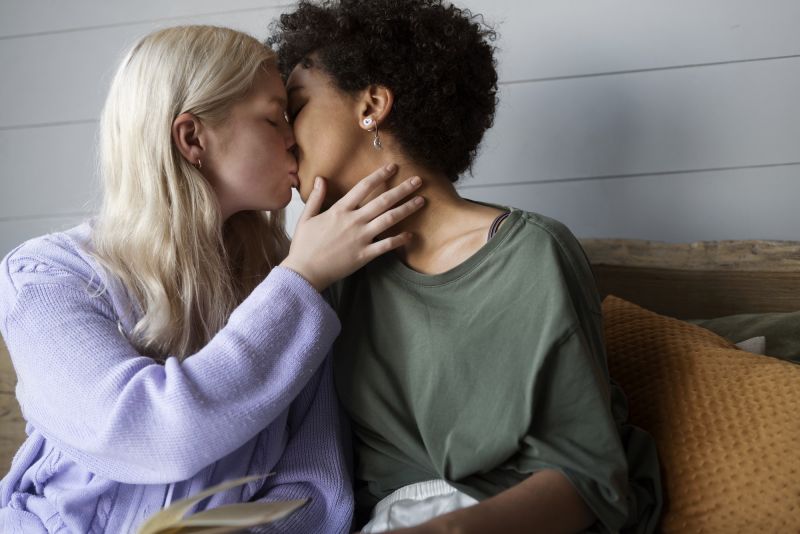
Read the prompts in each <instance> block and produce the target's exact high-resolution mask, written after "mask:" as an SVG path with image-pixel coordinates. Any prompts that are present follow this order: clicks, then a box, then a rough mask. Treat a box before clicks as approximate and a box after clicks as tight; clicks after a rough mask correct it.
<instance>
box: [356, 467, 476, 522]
mask: <svg viewBox="0 0 800 534" xmlns="http://www.w3.org/2000/svg"><path fill="white" fill-rule="evenodd" d="M477 503H478V501H476V500H475V499H473V498H472V497H470V496H469V495H467V494H466V493H462V492H460V491H458V490H457V489H455V488H454V487H452V486H451V485H449V484H448V483H447V482H445V481H444V480H428V481H426V482H417V483H416V484H410V485H408V486H403V487H402V488H400V489H398V490H397V491H395V492H394V493H392V494H391V495H389V496H387V497H384V498H383V499H382V500H381V501H380V502H379V503H378V504H377V505H375V509H374V510H373V511H372V518H371V519H370V520H369V523H367V524H366V525H364V528H363V529H361V532H363V533H365V534H368V533H373V532H384V531H386V530H393V529H396V528H401V527H413V526H415V525H419V524H421V523H424V522H425V521H428V520H429V519H433V518H434V517H436V516H439V515H442V514H446V513H447V512H452V511H453V510H458V509H459V508H466V507H467V506H472V505H473V504H477Z"/></svg>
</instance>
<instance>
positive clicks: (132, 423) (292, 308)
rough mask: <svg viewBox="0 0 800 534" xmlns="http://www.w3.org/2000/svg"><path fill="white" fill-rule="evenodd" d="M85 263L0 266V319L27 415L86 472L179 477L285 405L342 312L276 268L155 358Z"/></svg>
mask: <svg viewBox="0 0 800 534" xmlns="http://www.w3.org/2000/svg"><path fill="white" fill-rule="evenodd" d="M84 279H85V273H83V274H79V273H76V272H74V271H71V270H70V269H69V268H65V267H64V266H63V265H53V264H52V263H48V262H47V261H46V260H41V259H40V260H37V261H33V260H31V259H30V258H28V259H25V260H24V261H18V262H14V261H13V258H11V259H9V258H7V259H6V260H5V261H4V263H3V265H2V267H0V327H2V330H3V331H2V333H3V336H4V338H5V341H6V344H7V346H8V348H9V352H10V354H11V358H12V361H13V364H14V368H15V370H16V373H17V379H18V384H17V397H18V400H19V402H20V406H21V408H22V412H23V415H24V416H25V418H26V420H27V421H28V422H29V423H30V424H32V425H33V427H34V428H35V429H36V430H38V431H39V432H41V433H42V434H43V435H44V436H45V437H46V438H47V439H48V440H52V441H53V442H55V443H56V444H57V445H58V446H59V448H60V449H61V450H63V451H64V453H65V454H67V455H68V456H70V457H71V458H72V459H73V460H75V461H77V462H78V463H80V464H82V465H83V466H84V467H85V468H87V469H88V470H89V471H91V472H93V473H95V474H97V475H99V476H102V477H105V478H109V479H112V480H117V481H120V482H125V483H132V484H157V483H167V482H173V481H178V480H185V479H188V478H190V477H191V476H193V475H194V474H195V473H196V472H198V471H199V470H200V469H202V468H203V467H205V466H206V465H209V464H210V463H212V462H214V461H216V460H218V459H219V458H221V457H223V456H225V455H227V454H229V453H230V452H232V451H234V450H235V449H236V448H237V447H239V446H241V444H243V443H245V442H246V441H247V440H249V439H251V438H252V437H253V436H254V435H256V434H257V433H258V432H259V431H261V430H262V429H263V428H265V427H266V426H268V425H269V424H270V423H271V422H272V421H273V420H274V419H275V418H276V417H277V416H278V415H280V414H281V413H283V412H284V411H285V410H287V409H288V407H289V405H290V403H291V402H292V401H293V399H294V398H295V397H296V396H297V395H298V394H299V393H300V391H301V390H302V389H303V387H304V386H305V385H306V383H307V382H308V380H309V379H310V378H311V377H312V376H313V374H314V372H315V371H316V370H317V368H318V367H319V365H320V363H321V362H322V361H323V359H324V357H325V355H326V353H327V352H328V351H329V349H330V347H331V344H332V343H333V340H334V338H335V336H336V335H337V334H338V330H339V323H338V319H337V318H336V316H335V314H334V312H333V310H332V309H331V308H330V307H329V306H328V304H327V303H326V302H325V301H324V299H323V298H322V296H321V295H320V294H319V293H317V292H316V291H315V290H314V289H313V288H312V287H311V286H310V285H309V284H308V283H307V282H306V281H305V280H304V279H303V278H302V277H300V276H299V275H297V274H296V273H294V272H292V271H290V270H287V269H282V268H276V269H274V270H273V271H272V272H271V273H270V274H269V276H267V278H266V279H265V280H264V281H263V282H262V283H261V284H260V285H259V286H258V287H256V289H255V290H254V291H253V292H252V293H251V294H250V296H249V297H248V298H247V299H245V300H244V301H243V302H242V304H241V305H240V306H239V307H238V308H237V309H236V310H234V312H233V314H232V315H231V317H230V319H229V321H228V323H227V325H226V326H225V327H224V328H222V329H221V330H220V331H219V332H218V333H217V335H216V336H214V338H213V339H212V340H211V341H210V342H209V343H208V344H207V345H206V346H205V347H204V348H203V349H201V350H200V351H198V352H197V353H196V354H194V355H192V356H190V357H189V358H187V359H185V360H184V361H183V362H179V361H178V360H177V359H176V358H173V357H171V358H168V359H167V361H166V363H165V364H163V365H161V364H158V363H156V362H155V361H154V360H153V359H151V358H148V357H146V356H143V355H141V354H139V353H138V352H137V351H136V350H135V349H134V347H133V346H132V345H131V344H130V343H129V342H128V340H127V339H126V338H125V336H123V335H122V334H121V333H120V331H119V330H118V326H117V316H116V314H115V312H114V310H113V308H112V307H111V305H110V302H109V300H107V299H106V298H104V297H103V296H102V295H101V296H97V295H93V294H91V293H90V292H89V291H87V290H86V288H85V280H84Z"/></svg>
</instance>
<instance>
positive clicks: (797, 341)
mask: <svg viewBox="0 0 800 534" xmlns="http://www.w3.org/2000/svg"><path fill="white" fill-rule="evenodd" d="M691 322H692V323H694V324H697V325H700V326H702V327H703V328H707V329H708V330H711V331H712V332H716V333H717V334H719V335H720V336H722V337H724V338H725V339H727V340H729V341H733V342H734V343H739V342H740V341H742V340H745V339H748V338H752V337H757V336H764V337H765V338H767V348H766V352H765V354H767V355H769V356H775V357H776V358H784V359H787V360H792V361H794V362H797V363H800V311H798V312H790V313H749V314H742V315H729V316H727V317H717V318H714V319H702V320H695V321H691Z"/></svg>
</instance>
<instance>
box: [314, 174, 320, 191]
mask: <svg viewBox="0 0 800 534" xmlns="http://www.w3.org/2000/svg"><path fill="white" fill-rule="evenodd" d="M320 187H322V178H320V177H319V176H317V177H316V178H314V189H319V188H320Z"/></svg>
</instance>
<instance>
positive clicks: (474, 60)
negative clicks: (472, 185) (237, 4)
mask: <svg viewBox="0 0 800 534" xmlns="http://www.w3.org/2000/svg"><path fill="white" fill-rule="evenodd" d="M271 30H272V31H271V33H272V37H270V38H269V39H267V41H266V44H267V46H270V47H272V48H273V49H275V50H276V52H277V53H278V62H279V63H278V64H279V68H280V70H281V73H282V74H283V75H284V76H288V75H289V73H290V72H291V71H292V69H293V68H294V67H295V66H296V65H297V64H298V63H300V62H301V61H302V60H303V59H304V58H306V57H308V56H310V55H311V54H315V55H316V57H317V62H316V64H317V65H318V66H319V67H320V68H321V69H322V70H323V71H325V72H326V73H327V74H328V75H330V76H331V77H332V78H333V80H334V83H335V84H336V85H337V86H338V88H339V89H341V90H342V91H345V92H347V93H351V94H352V93H355V92H358V91H361V90H363V89H365V88H367V87H368V86H370V85H372V84H376V85H383V86H385V87H388V88H389V89H391V90H392V91H393V93H394V104H393V107H392V113H391V114H390V116H389V118H388V120H387V122H386V123H385V124H384V125H382V127H383V128H385V129H386V130H387V131H390V132H392V134H393V135H394V136H395V138H396V139H397V140H398V141H399V143H400V145H401V146H402V147H403V149H404V150H405V151H406V153H407V154H408V155H409V156H410V157H411V158H413V159H415V160H416V161H419V162H420V163H422V164H424V165H426V166H427V167H428V168H431V169H434V170H437V171H440V172H443V173H444V174H445V175H446V176H447V177H448V178H449V179H450V180H451V181H453V182H455V181H456V180H458V177H459V176H460V175H461V174H462V173H463V172H464V171H466V170H468V169H470V168H471V165H472V162H473V160H474V158H475V155H476V154H477V151H478V145H479V144H480V142H481V139H482V138H483V134H484V132H485V131H486V130H487V129H488V128H490V127H491V126H492V123H493V121H494V114H495V108H496V106H497V65H496V60H495V57H494V51H495V47H494V45H493V44H492V43H493V42H494V41H495V40H496V32H495V31H494V29H492V28H491V27H490V26H488V25H487V24H486V23H485V22H484V21H483V17H482V16H480V15H473V14H472V13H471V12H470V11H469V10H467V9H459V8H457V7H455V6H453V5H451V4H449V3H445V2H443V1H441V0H327V1H322V2H309V1H301V2H300V3H299V4H298V7H297V8H296V9H295V10H294V11H293V12H291V13H286V14H283V15H281V16H280V19H279V20H278V21H276V22H275V23H273V25H272V27H271Z"/></svg>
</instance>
